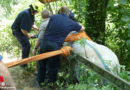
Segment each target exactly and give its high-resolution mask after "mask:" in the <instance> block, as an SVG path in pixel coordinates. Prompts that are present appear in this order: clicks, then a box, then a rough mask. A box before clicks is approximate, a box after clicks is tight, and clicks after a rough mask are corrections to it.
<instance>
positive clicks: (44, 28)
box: [38, 23, 46, 41]
mask: <svg viewBox="0 0 130 90" xmlns="http://www.w3.org/2000/svg"><path fill="white" fill-rule="evenodd" d="M39 30H40V31H39V35H38V40H39V41H40V40H41V39H42V38H43V36H44V33H45V30H46V26H45V25H44V23H42V24H41V25H40V28H39Z"/></svg>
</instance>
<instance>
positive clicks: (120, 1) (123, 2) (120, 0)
mask: <svg viewBox="0 0 130 90" xmlns="http://www.w3.org/2000/svg"><path fill="white" fill-rule="evenodd" d="M118 3H119V4H122V5H124V4H127V3H128V1H127V0H118Z"/></svg>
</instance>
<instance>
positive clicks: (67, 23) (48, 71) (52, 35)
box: [37, 6, 84, 86]
mask: <svg viewBox="0 0 130 90" xmlns="http://www.w3.org/2000/svg"><path fill="white" fill-rule="evenodd" d="M69 14H70V10H69V7H66V6H64V7H61V9H60V14H57V15H52V16H51V17H50V21H49V23H48V26H47V28H46V32H45V33H44V37H43V40H42V41H41V43H40V54H41V53H45V52H50V51H54V50H59V49H61V47H62V45H63V43H64V40H65V38H66V37H67V35H68V34H69V33H70V32H71V31H77V32H79V31H83V30H84V28H83V27H82V26H81V25H79V24H78V23H77V22H74V21H73V20H71V19H70V18H69ZM60 64H61V55H57V56H54V57H51V58H48V59H44V60H41V61H38V76H37V81H38V84H39V85H40V86H42V83H45V77H46V75H47V77H48V78H47V82H46V84H48V83H53V84H55V82H56V80H57V74H58V70H59V68H60Z"/></svg>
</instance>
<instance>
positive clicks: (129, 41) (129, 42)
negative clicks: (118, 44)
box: [126, 39, 130, 47]
mask: <svg viewBox="0 0 130 90" xmlns="http://www.w3.org/2000/svg"><path fill="white" fill-rule="evenodd" d="M126 45H127V47H130V39H129V40H127V41H126Z"/></svg>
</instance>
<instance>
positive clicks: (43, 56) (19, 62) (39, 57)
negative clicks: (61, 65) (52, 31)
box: [6, 46, 71, 68]
mask: <svg viewBox="0 0 130 90" xmlns="http://www.w3.org/2000/svg"><path fill="white" fill-rule="evenodd" d="M70 50H71V47H69V46H66V47H63V48H61V49H60V50H56V51H52V52H47V53H43V54H40V55H36V56H33V57H29V58H25V59H21V60H17V61H14V62H10V63H6V66H7V67H8V68H10V67H14V66H18V65H23V64H27V63H30V62H34V61H39V60H43V59H46V58H49V57H53V56H56V55H60V54H61V55H63V56H68V55H69V54H70Z"/></svg>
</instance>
